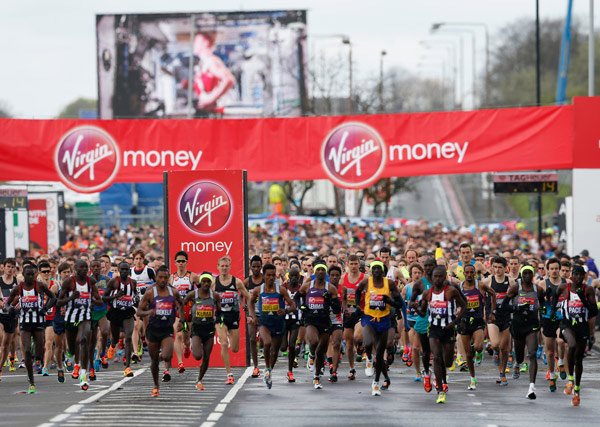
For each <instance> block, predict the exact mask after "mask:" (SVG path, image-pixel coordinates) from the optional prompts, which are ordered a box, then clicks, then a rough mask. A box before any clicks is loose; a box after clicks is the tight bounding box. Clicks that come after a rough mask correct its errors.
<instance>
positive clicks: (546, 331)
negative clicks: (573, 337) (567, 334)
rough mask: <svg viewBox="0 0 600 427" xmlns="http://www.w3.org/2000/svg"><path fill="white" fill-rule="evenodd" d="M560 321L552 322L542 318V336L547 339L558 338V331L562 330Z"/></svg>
mask: <svg viewBox="0 0 600 427" xmlns="http://www.w3.org/2000/svg"><path fill="white" fill-rule="evenodd" d="M560 327H561V323H560V319H558V320H552V319H549V318H547V317H542V335H544V336H545V337H546V338H556V336H557V335H556V331H557V330H558V329H560Z"/></svg>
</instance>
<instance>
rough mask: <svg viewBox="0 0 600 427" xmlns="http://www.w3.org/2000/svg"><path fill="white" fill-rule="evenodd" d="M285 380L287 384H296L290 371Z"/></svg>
mask: <svg viewBox="0 0 600 427" xmlns="http://www.w3.org/2000/svg"><path fill="white" fill-rule="evenodd" d="M287 380H288V383H295V382H296V378H294V374H293V373H292V372H291V371H290V372H288V373H287Z"/></svg>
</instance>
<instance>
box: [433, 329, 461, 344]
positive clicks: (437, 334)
mask: <svg viewBox="0 0 600 427" xmlns="http://www.w3.org/2000/svg"><path fill="white" fill-rule="evenodd" d="M427 336H428V337H429V338H434V339H438V340H440V342H441V343H442V344H450V343H454V342H456V329H455V328H450V329H446V328H442V327H440V326H434V325H429V328H427Z"/></svg>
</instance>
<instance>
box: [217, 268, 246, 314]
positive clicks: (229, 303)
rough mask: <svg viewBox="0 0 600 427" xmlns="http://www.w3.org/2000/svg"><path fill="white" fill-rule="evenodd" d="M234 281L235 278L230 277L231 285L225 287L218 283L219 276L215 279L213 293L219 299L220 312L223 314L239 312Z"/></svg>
mask: <svg viewBox="0 0 600 427" xmlns="http://www.w3.org/2000/svg"><path fill="white" fill-rule="evenodd" d="M236 281H237V280H236V278H235V277H233V276H231V283H230V284H229V285H227V286H225V285H222V284H221V282H220V281H219V276H217V278H216V279H215V292H216V293H217V294H219V297H220V298H221V311H222V312H224V313H227V312H233V311H235V312H239V311H240V303H239V300H238V290H237V287H236V286H235V283H236Z"/></svg>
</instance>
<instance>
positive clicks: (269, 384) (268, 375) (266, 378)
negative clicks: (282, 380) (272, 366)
mask: <svg viewBox="0 0 600 427" xmlns="http://www.w3.org/2000/svg"><path fill="white" fill-rule="evenodd" d="M264 381H265V384H266V385H267V388H268V389H271V387H272V386H273V381H271V372H270V371H269V370H268V369H267V370H266V371H265V375H264Z"/></svg>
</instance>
